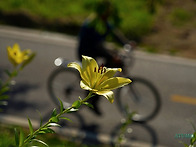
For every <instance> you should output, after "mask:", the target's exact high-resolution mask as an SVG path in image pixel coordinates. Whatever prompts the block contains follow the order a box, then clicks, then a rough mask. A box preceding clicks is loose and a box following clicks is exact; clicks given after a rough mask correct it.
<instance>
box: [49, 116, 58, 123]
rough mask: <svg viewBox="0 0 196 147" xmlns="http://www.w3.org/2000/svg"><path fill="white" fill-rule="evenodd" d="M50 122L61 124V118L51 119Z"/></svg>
mask: <svg viewBox="0 0 196 147" xmlns="http://www.w3.org/2000/svg"><path fill="white" fill-rule="evenodd" d="M50 122H53V123H57V122H59V118H57V117H56V116H54V117H51V118H50Z"/></svg>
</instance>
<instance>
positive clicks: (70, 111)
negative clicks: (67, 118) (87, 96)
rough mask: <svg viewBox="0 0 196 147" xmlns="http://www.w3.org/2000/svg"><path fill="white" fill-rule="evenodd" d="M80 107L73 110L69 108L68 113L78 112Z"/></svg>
mask: <svg viewBox="0 0 196 147" xmlns="http://www.w3.org/2000/svg"><path fill="white" fill-rule="evenodd" d="M78 110H79V109H75V108H72V109H71V110H69V111H68V112H67V113H72V112H76V111H78Z"/></svg>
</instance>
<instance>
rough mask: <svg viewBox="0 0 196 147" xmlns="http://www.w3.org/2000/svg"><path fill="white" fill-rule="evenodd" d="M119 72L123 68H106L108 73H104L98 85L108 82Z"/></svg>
mask: <svg viewBox="0 0 196 147" xmlns="http://www.w3.org/2000/svg"><path fill="white" fill-rule="evenodd" d="M117 71H119V72H121V71H122V69H121V68H106V73H104V75H103V76H102V77H101V79H99V81H98V82H97V84H96V85H100V84H101V83H102V82H104V81H106V80H108V79H109V78H112V77H113V76H114V75H115V73H116V72H117Z"/></svg>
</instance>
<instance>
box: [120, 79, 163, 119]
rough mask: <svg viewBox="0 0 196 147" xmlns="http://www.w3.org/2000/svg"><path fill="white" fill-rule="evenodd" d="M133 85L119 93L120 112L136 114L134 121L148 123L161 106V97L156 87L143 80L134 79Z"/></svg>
mask: <svg viewBox="0 0 196 147" xmlns="http://www.w3.org/2000/svg"><path fill="white" fill-rule="evenodd" d="M132 81H133V82H132V83H131V84H130V85H128V86H125V87H123V88H121V89H119V90H118V91H117V105H118V108H119V109H120V111H121V112H122V113H123V114H124V115H127V113H131V112H133V111H134V112H136V114H135V115H134V116H133V118H132V120H133V121H135V122H146V121H149V120H151V119H152V118H154V117H155V116H156V115H157V114H158V112H159V110H160V106H161V101H160V95H159V93H158V90H157V89H156V88H155V87H154V85H153V84H152V83H151V82H149V81H147V80H145V79H142V78H132Z"/></svg>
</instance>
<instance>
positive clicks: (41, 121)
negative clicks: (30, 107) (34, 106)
mask: <svg viewBox="0 0 196 147" xmlns="http://www.w3.org/2000/svg"><path fill="white" fill-rule="evenodd" d="M36 111H37V113H38V114H39V116H40V124H39V126H40V127H41V126H42V124H43V116H42V114H41V113H40V112H39V111H38V110H36Z"/></svg>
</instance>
